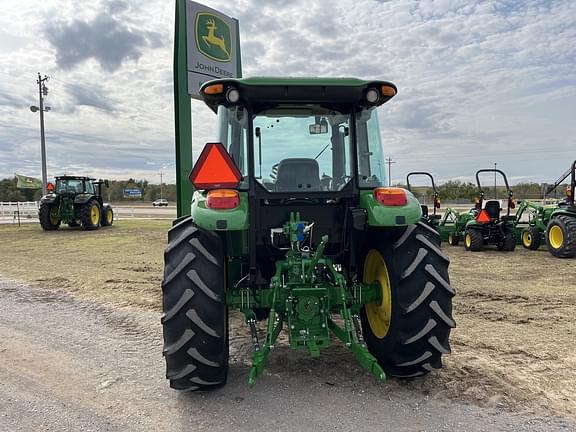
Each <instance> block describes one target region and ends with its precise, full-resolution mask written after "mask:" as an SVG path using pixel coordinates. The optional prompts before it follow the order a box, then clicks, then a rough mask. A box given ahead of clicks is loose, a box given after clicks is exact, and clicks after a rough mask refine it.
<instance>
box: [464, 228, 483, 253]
mask: <svg viewBox="0 0 576 432" xmlns="http://www.w3.org/2000/svg"><path fill="white" fill-rule="evenodd" d="M483 245H484V237H483V236H482V233H481V232H480V231H479V230H477V229H468V230H466V231H465V232H464V247H465V248H466V250H467V251H472V252H478V251H480V250H482V246H483Z"/></svg>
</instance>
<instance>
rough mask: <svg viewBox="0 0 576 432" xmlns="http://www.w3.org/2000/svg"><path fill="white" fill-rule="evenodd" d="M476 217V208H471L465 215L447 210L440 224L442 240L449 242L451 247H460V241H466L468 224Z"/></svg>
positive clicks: (450, 209) (449, 208)
mask: <svg viewBox="0 0 576 432" xmlns="http://www.w3.org/2000/svg"><path fill="white" fill-rule="evenodd" d="M475 216H476V209H475V208H471V209H470V210H468V211H467V212H465V213H462V212H459V211H458V210H455V209H453V208H451V207H448V208H446V210H445V211H444V214H443V215H442V218H441V219H440V223H439V224H438V230H439V231H440V238H441V240H442V241H443V242H448V244H449V245H451V246H458V244H459V243H460V240H463V239H464V231H465V229H466V224H467V223H468V222H470V221H471V220H474V218H475Z"/></svg>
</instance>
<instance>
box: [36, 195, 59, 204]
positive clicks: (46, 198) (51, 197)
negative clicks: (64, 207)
mask: <svg viewBox="0 0 576 432" xmlns="http://www.w3.org/2000/svg"><path fill="white" fill-rule="evenodd" d="M57 201H58V195H56V194H48V195H44V196H43V197H42V198H40V202H41V203H46V204H53V203H55V202H57Z"/></svg>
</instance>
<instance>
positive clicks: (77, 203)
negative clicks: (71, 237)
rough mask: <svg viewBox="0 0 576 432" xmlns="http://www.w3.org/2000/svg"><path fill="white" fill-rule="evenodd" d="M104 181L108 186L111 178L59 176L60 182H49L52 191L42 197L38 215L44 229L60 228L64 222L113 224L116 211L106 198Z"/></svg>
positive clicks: (89, 226)
mask: <svg viewBox="0 0 576 432" xmlns="http://www.w3.org/2000/svg"><path fill="white" fill-rule="evenodd" d="M103 185H104V186H108V180H98V181H96V179H93V178H89V177H79V176H59V177H56V184H55V185H54V184H52V183H50V184H48V192H49V193H48V194H47V195H45V196H43V197H42V199H41V201H40V209H39V211H38V217H39V219H40V225H41V226H42V229H43V230H44V231H53V230H57V229H58V228H60V225H61V224H62V223H65V224H68V226H70V227H78V226H81V227H82V228H83V229H85V230H95V229H98V228H99V227H100V226H110V225H112V224H113V223H114V211H113V210H112V206H110V204H107V203H105V202H104V200H103V198H102V186H103Z"/></svg>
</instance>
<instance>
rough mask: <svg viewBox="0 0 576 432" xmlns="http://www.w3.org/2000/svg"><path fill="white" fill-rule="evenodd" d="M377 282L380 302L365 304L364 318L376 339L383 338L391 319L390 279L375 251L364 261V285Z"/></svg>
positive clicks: (379, 256) (383, 263) (383, 262)
mask: <svg viewBox="0 0 576 432" xmlns="http://www.w3.org/2000/svg"><path fill="white" fill-rule="evenodd" d="M373 282H379V284H380V289H381V290H382V302H380V303H376V302H374V303H368V304H366V316H367V317H368V323H369V324H370V328H371V329H372V333H374V336H376V337H377V338H378V339H382V338H384V336H386V335H387V334H388V330H389V329H390V321H391V319H392V291H391V289H390V277H389V276H388V268H387V267H386V262H385V261H384V258H383V257H382V255H381V254H380V252H378V251H377V250H375V249H372V250H371V251H370V252H368V255H367V256H366V260H365V261H364V283H367V284H371V283H373Z"/></svg>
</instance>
